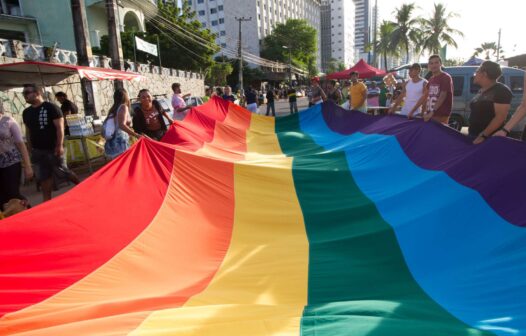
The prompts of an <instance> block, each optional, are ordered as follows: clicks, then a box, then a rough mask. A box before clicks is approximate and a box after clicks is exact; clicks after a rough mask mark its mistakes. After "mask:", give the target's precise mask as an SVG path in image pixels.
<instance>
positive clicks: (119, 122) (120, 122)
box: [103, 89, 140, 159]
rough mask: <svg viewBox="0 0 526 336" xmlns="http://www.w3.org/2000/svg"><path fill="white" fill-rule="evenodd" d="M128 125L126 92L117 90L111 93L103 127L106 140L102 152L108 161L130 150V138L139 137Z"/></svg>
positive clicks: (128, 101) (128, 103)
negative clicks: (111, 98) (111, 100)
mask: <svg viewBox="0 0 526 336" xmlns="http://www.w3.org/2000/svg"><path fill="white" fill-rule="evenodd" d="M111 123H112V124H113V125H111ZM130 125H131V118H130V98H129V97H128V92H126V90H124V89H117V90H115V92H114V93H113V106H112V107H111V108H110V111H109V113H108V116H107V117H106V120H105V121H104V125H103V135H104V137H105V138H106V144H105V145H104V151H105V152H106V156H107V157H108V158H109V159H114V158H115V157H117V156H118V155H120V154H121V153H123V152H125V151H126V150H127V149H128V148H130V136H134V137H140V135H139V134H137V133H135V131H134V130H133V129H132V128H131V127H130Z"/></svg>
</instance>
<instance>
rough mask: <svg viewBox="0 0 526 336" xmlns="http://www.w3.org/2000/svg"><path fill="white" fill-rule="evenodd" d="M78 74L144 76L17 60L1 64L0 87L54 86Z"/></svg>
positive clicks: (100, 77) (103, 77)
mask: <svg viewBox="0 0 526 336" xmlns="http://www.w3.org/2000/svg"><path fill="white" fill-rule="evenodd" d="M75 74H78V75H79V76H80V78H87V79H90V80H115V79H119V80H140V79H141V78H142V76H141V75H140V74H137V73H134V72H126V71H120V70H114V69H105V68H95V67H87V66H78V65H69V64H58V63H48V62H33V61H28V62H17V63H7V64H0V89H1V90H6V89H11V88H16V87H21V86H22V85H24V84H26V83H35V84H39V85H43V86H53V85H56V84H58V83H59V82H61V81H63V80H64V79H66V78H68V77H69V76H72V75H75Z"/></svg>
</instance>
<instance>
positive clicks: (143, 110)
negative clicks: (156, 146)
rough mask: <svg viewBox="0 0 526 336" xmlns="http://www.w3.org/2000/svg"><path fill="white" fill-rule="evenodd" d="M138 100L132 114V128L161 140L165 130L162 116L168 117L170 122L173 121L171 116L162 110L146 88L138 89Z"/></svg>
mask: <svg viewBox="0 0 526 336" xmlns="http://www.w3.org/2000/svg"><path fill="white" fill-rule="evenodd" d="M139 100H140V103H141V104H140V105H139V106H138V107H137V108H136V109H135V111H134V115H133V129H134V130H135V132H137V133H139V134H144V135H146V136H148V137H149V138H152V139H154V140H161V138H162V137H163V136H164V134H165V133H166V130H167V127H166V124H165V123H164V118H166V119H168V121H169V122H170V124H172V123H173V120H172V118H170V116H169V115H168V113H166V111H164V109H163V108H162V106H161V104H159V102H158V101H157V100H154V99H153V97H152V95H151V94H150V91H148V89H142V90H141V91H139ZM163 117H164V118H163Z"/></svg>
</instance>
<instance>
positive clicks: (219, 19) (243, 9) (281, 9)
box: [186, 0, 321, 65]
mask: <svg viewBox="0 0 526 336" xmlns="http://www.w3.org/2000/svg"><path fill="white" fill-rule="evenodd" d="M186 1H188V3H189V4H190V5H191V6H192V8H193V9H194V10H195V12H196V13H197V19H198V20H200V21H201V23H203V25H205V26H206V27H207V28H210V29H211V30H212V31H213V32H215V33H217V35H218V37H217V44H218V45H220V46H221V48H222V49H225V50H226V51H227V52H225V50H224V51H223V53H224V54H225V55H226V56H229V55H228V53H229V52H231V51H232V50H237V43H238V34H239V23H238V21H237V20H236V18H241V17H244V18H246V19H248V18H251V21H248V22H243V23H242V31H243V37H242V39H243V41H242V46H243V50H245V51H247V52H249V53H251V54H254V55H257V56H259V55H260V49H261V43H262V41H263V39H264V38H265V36H267V35H269V34H270V33H271V32H272V30H273V28H274V27H275V26H276V24H278V23H285V21H287V20H288V19H305V20H307V22H309V24H310V25H311V26H312V27H314V28H315V29H316V31H317V32H318V65H321V51H320V50H321V43H320V37H321V34H320V32H321V28H320V4H321V0H186ZM290 38H291V39H293V38H294V36H291V37H290ZM219 54H221V52H220V53H219ZM230 57H232V56H231V55H230Z"/></svg>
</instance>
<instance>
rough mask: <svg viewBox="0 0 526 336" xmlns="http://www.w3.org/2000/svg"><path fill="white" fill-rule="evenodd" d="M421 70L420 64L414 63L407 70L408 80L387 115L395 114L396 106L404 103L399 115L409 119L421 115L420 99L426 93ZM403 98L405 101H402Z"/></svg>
mask: <svg viewBox="0 0 526 336" xmlns="http://www.w3.org/2000/svg"><path fill="white" fill-rule="evenodd" d="M421 71H422V68H421V66H420V64H418V63H415V64H413V65H411V68H409V78H410V79H409V80H408V81H407V82H406V83H405V84H404V88H403V90H402V93H401V94H400V95H399V96H398V98H397V99H396V101H395V102H394V104H393V106H391V108H390V109H389V114H392V113H395V112H396V109H397V108H398V106H399V105H400V104H401V103H402V100H403V101H404V105H403V106H402V110H401V111H400V114H401V115H404V116H407V118H409V119H411V118H413V117H414V116H418V115H419V114H421V113H422V103H420V104H419V100H420V98H421V97H422V96H423V95H424V94H425V93H426V92H425V91H426V90H427V81H426V80H425V79H424V78H422V77H420V73H421ZM404 98H405V100H404Z"/></svg>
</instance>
